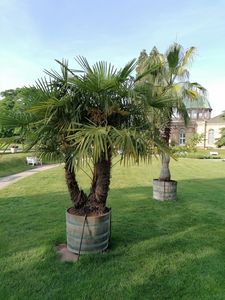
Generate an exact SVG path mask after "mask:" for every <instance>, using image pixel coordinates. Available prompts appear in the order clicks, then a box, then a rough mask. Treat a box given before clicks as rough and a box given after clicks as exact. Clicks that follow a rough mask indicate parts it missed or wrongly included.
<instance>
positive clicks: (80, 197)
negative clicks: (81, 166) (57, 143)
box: [65, 162, 87, 208]
mask: <svg viewBox="0 0 225 300" xmlns="http://www.w3.org/2000/svg"><path fill="white" fill-rule="evenodd" d="M65 178H66V184H67V187H68V191H69V194H70V199H71V201H72V203H73V205H74V207H75V208H81V207H83V206H84V205H85V203H86V201H87V197H86V195H85V194H84V192H83V191H82V190H80V189H79V186H78V183H77V180H76V176H75V170H74V167H73V166H71V164H70V163H69V162H66V163H65Z"/></svg>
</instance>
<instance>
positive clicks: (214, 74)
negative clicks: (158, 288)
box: [0, 0, 225, 115]
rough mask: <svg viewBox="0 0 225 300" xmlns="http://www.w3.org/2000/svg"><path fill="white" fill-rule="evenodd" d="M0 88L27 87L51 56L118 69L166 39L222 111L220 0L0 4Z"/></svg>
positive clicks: (224, 73) (224, 48) (224, 2)
mask: <svg viewBox="0 0 225 300" xmlns="http://www.w3.org/2000/svg"><path fill="white" fill-rule="evenodd" d="M0 12H1V18H0V37H1V47H0V91H3V90H6V89H9V88H16V87H22V86H24V85H28V84H32V83H34V81H35V80H36V79H37V78H39V77H41V76H43V70H44V69H51V68H55V66H56V64H55V62H54V59H62V58H67V59H69V62H70V65H71V66H74V67H76V64H75V61H74V59H73V58H74V57H75V56H77V55H83V56H85V57H87V59H88V60H89V61H90V62H91V63H93V62H95V61H97V60H107V61H111V62H112V63H113V64H114V65H115V66H117V67H121V66H123V65H124V64H125V63H127V62H128V61H129V60H131V59H132V58H135V57H136V58H137V57H138V56H139V53H140V51H141V50H142V49H146V50H147V52H150V51H151V49H152V47H153V46H156V47H157V48H158V49H159V51H161V52H165V51H166V49H167V48H168V46H169V45H170V44H171V43H173V42H178V43H180V44H182V45H183V47H184V48H185V49H187V48H189V47H191V46H195V47H196V48H197V50H198V51H197V55H196V57H195V59H194V62H193V64H192V67H191V69H190V71H191V80H192V81H197V82H199V83H201V84H202V85H203V86H204V87H205V88H206V89H207V90H208V94H209V101H210V103H211V106H212V108H213V115H216V114H219V113H220V112H221V111H223V110H225V0H215V1H212V0H189V1H182V0H180V1H178V0H158V1H155V0H143V1H141V0H124V1H122V0H120V1H119V0H112V1H107V0H89V1H88V0H61V1H59V0H38V1H37V0H0Z"/></svg>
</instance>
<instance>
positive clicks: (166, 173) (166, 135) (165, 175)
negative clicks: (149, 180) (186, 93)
mask: <svg viewBox="0 0 225 300" xmlns="http://www.w3.org/2000/svg"><path fill="white" fill-rule="evenodd" d="M171 116H172V109H171ZM170 132H171V117H170V118H168V121H167V124H166V126H165V127H164V128H163V130H162V132H161V137H162V139H163V140H164V141H165V143H166V144H167V145H168V146H169V140H170ZM160 160H161V164H162V169H161V172H160V175H159V180H161V181H169V180H170V179H171V174H170V168H169V165H170V157H169V155H168V154H166V153H162V154H161V155H160Z"/></svg>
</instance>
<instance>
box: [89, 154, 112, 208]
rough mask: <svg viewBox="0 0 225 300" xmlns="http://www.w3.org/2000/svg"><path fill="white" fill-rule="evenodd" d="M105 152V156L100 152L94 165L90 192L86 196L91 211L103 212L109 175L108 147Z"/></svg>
mask: <svg viewBox="0 0 225 300" xmlns="http://www.w3.org/2000/svg"><path fill="white" fill-rule="evenodd" d="M107 154H108V155H107V157H106V155H105V153H102V155H101V157H100V158H99V159H98V161H97V162H96V163H95V165H94V173H93V179H92V185H91V193H90V195H89V197H88V199H89V207H90V209H91V210H92V211H98V212H104V210H105V207H106V200H107V196H108V191H109V185H110V175H111V160H112V153H111V149H108V153H107Z"/></svg>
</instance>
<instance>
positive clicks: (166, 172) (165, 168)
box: [159, 153, 171, 181]
mask: <svg viewBox="0 0 225 300" xmlns="http://www.w3.org/2000/svg"><path fill="white" fill-rule="evenodd" d="M160 159H161V163H162V169H161V172H160V175H159V180H160V181H170V179H171V174H170V169H169V163H170V157H169V155H168V154H165V153H162V154H161V156H160Z"/></svg>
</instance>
